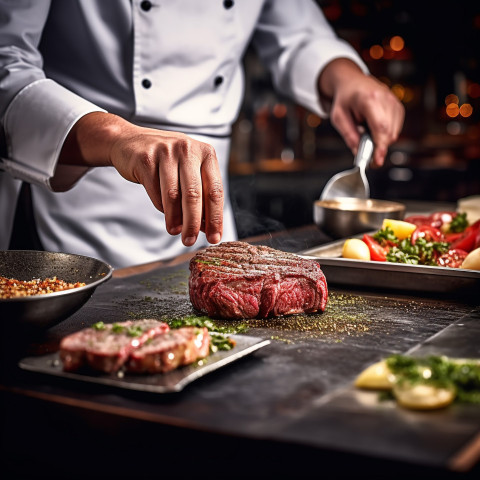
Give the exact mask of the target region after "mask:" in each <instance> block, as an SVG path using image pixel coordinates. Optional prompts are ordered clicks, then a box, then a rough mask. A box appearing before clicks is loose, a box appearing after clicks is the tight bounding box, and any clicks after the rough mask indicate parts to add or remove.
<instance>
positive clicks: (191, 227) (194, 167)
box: [179, 142, 223, 246]
mask: <svg viewBox="0 0 480 480" xmlns="http://www.w3.org/2000/svg"><path fill="white" fill-rule="evenodd" d="M189 148H190V150H187V151H183V152H182V153H183V160H182V161H181V163H180V164H179V176H180V184H181V191H182V211H183V228H182V241H183V243H184V244H185V245H187V246H191V245H193V244H194V243H195V241H196V240H197V236H198V233H199V231H200V230H201V229H202V230H204V231H205V233H206V236H207V240H208V241H209V242H210V243H218V242H219V241H220V238H221V235H222V229H223V227H222V225H223V186H222V179H221V175H220V169H219V167H218V161H217V157H216V154H215V150H214V148H213V147H212V146H211V145H208V144H206V143H202V142H196V143H195V144H190V145H189ZM202 220H203V222H204V223H203V224H202Z"/></svg>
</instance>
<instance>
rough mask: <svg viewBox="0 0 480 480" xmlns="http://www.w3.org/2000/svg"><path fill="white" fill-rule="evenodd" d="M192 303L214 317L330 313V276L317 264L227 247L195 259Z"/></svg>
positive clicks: (279, 253) (236, 245)
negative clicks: (327, 308)
mask: <svg viewBox="0 0 480 480" xmlns="http://www.w3.org/2000/svg"><path fill="white" fill-rule="evenodd" d="M189 293H190V300H191V302H192V305H193V306H194V308H196V309H197V310H199V311H200V312H203V313H206V314H207V315H208V316H210V317H213V318H229V319H247V318H267V317H275V316H280V315H288V314H294V313H312V312H317V311H324V310H325V306H326V304H327V299H328V289H327V282H326V279H325V276H324V274H323V272H322V270H321V268H320V265H319V264H318V263H317V262H316V261H314V260H308V259H303V258H301V257H299V256H298V255H295V254H292V253H288V252H282V251H280V250H276V249H273V248H270V247H266V246H254V245H250V244H248V243H245V242H224V243H221V244H219V245H215V246H211V247H208V248H206V249H204V250H201V251H200V252H198V253H197V254H196V255H195V256H194V257H193V258H192V259H191V260H190V278H189Z"/></svg>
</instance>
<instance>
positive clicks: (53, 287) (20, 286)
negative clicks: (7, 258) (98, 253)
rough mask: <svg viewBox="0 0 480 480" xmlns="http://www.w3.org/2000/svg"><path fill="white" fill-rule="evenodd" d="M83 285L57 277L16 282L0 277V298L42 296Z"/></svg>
mask: <svg viewBox="0 0 480 480" xmlns="http://www.w3.org/2000/svg"><path fill="white" fill-rule="evenodd" d="M84 286H85V283H83V282H75V283H70V282H66V281H65V280H61V279H59V278H57V277H51V278H45V279H44V280H41V279H39V278H35V279H33V280H17V279H15V278H7V277H2V276H0V298H1V299H5V298H16V297H29V296H32V295H44V294H47V293H54V292H61V291H63V290H70V289H72V288H78V287H84Z"/></svg>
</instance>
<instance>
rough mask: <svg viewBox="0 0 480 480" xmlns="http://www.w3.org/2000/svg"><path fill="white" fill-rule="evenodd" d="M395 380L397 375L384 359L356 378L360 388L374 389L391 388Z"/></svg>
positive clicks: (356, 384) (357, 385)
mask: <svg viewBox="0 0 480 480" xmlns="http://www.w3.org/2000/svg"><path fill="white" fill-rule="evenodd" d="M394 382H395V375H393V373H392V372H391V371H390V369H389V368H388V367H387V363H386V362H385V361H384V360H381V361H380V362H377V363H374V364H373V365H370V366H369V367H367V368H366V369H365V370H363V372H361V373H360V375H359V376H358V377H357V378H356V380H355V386H356V387H358V388H367V389H372V390H390V389H391V388H392V387H393V384H394Z"/></svg>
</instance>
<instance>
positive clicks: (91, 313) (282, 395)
mask: <svg viewBox="0 0 480 480" xmlns="http://www.w3.org/2000/svg"><path fill="white" fill-rule="evenodd" d="M328 240H329V239H328V237H325V236H324V235H323V234H322V233H321V232H319V231H318V229H316V228H315V227H313V226H312V227H305V228H301V229H296V230H295V231H290V232H281V233H277V234H273V235H272V236H269V237H268V238H256V239H251V242H252V243H264V244H269V245H271V246H273V247H275V248H280V249H283V250H289V251H300V250H303V249H307V248H311V247H312V246H315V245H319V244H321V243H325V241H328ZM187 280H188V259H187V258H179V259H174V260H172V261H171V262H159V263H158V264H154V265H150V266H139V267H138V268H137V269H126V270H124V271H118V272H116V274H115V276H114V278H113V279H112V280H110V281H109V282H106V283H105V284H104V285H101V286H100V287H99V288H98V289H97V290H96V292H95V293H94V295H93V296H92V298H91V299H90V300H89V302H88V303H87V304H86V305H85V306H84V307H83V308H82V309H81V310H80V311H79V312H77V313H76V314H75V315H73V316H71V317H70V318H68V319H67V320H65V321H64V322H62V323H61V324H59V325H58V326H56V327H54V328H52V329H50V330H49V331H48V332H47V334H45V335H42V336H41V337H40V336H38V335H36V336H32V337H27V336H26V337H21V336H20V337H18V336H16V337H15V338H11V337H10V336H6V335H5V333H4V334H3V336H2V364H1V370H0V373H1V381H0V393H1V395H0V401H1V405H0V406H1V410H0V412H2V413H0V425H2V427H1V429H2V436H1V442H2V444H1V449H0V455H1V461H2V465H5V468H6V471H7V472H8V473H9V475H11V476H10V477H8V478H29V477H28V475H31V474H33V472H37V471H40V472H45V473H46V474H47V473H48V476H49V478H55V477H56V476H58V477H59V478H60V477H62V476H63V478H67V477H65V476H64V475H68V478H84V477H85V476H86V475H88V476H89V478H97V477H92V475H91V473H92V468H93V467H92V465H95V472H96V473H97V474H98V478H99V477H100V476H102V477H103V478H105V477H106V478H111V477H109V476H108V475H110V474H111V475H112V476H113V475H115V476H116V477H120V478H121V477H122V475H123V474H124V475H125V476H128V475H134V478H156V476H157V474H158V473H159V472H164V473H165V472H169V473H170V474H172V473H178V475H179V476H181V477H182V478H183V476H185V477H186V476H187V475H188V476H190V475H192V474H197V476H198V471H204V472H208V473H209V474H211V475H213V476H218V472H222V476H227V475H228V476H230V477H248V476H250V477H256V476H257V475H263V476H264V477H266V478H270V477H272V478H273V476H279V475H287V476H288V475H290V476H293V475H295V477H296V478H298V477H299V476H302V475H303V476H306V475H307V474H308V475H309V476H322V477H325V475H324V473H325V471H328V472H333V471H335V472H336V475H337V476H336V477H335V478H338V477H339V476H343V474H345V475H347V474H348V473H350V472H351V471H352V470H356V471H358V470H359V469H360V471H368V472H369V476H372V477H374V478H375V477H376V476H378V477H380V476H382V478H384V477H396V476H398V477H400V476H401V475H405V474H411V473H413V472H414V473H416V474H418V473H422V472H425V473H426V474H435V475H437V476H440V477H442V478H443V477H445V478H446V477H449V478H450V477H451V478H457V477H458V478H467V477H468V478H477V477H478V474H479V473H480V470H479V467H478V461H479V459H480V409H479V408H478V406H476V407H474V406H466V405H454V406H452V407H450V408H447V409H445V410H441V411H436V412H413V411H407V410H403V409H401V408H399V407H397V406H396V405H394V404H392V403H391V402H379V401H378V398H377V397H376V394H374V393H371V392H361V391H358V390H355V389H354V388H353V387H352V382H353V380H354V379H355V377H356V376H357V375H358V373H360V371H361V370H362V369H363V368H365V367H366V366H368V365H369V364H371V363H373V362H375V361H377V360H379V359H381V358H383V357H385V356H386V355H388V354H390V353H404V352H408V351H411V350H417V353H418V352H420V353H421V352H422V351H424V352H425V353H432V352H433V353H445V354H447V355H452V356H462V357H465V356H476V357H479V356H480V324H479V320H480V308H479V307H478V302H473V303H472V302H465V301H464V300H460V299H455V298H444V297H442V296H440V295H439V296H435V295H430V296H428V297H427V296H425V297H424V296H421V295H406V294H403V293H402V292H388V293H385V292H380V293H379V292H378V291H372V290H368V289H367V290H365V289H361V288H359V289H351V288H349V289H343V288H341V287H339V286H332V287H330V288H329V290H330V298H329V303H328V305H327V309H326V310H325V312H324V313H323V314H318V315H316V314H315V315H310V316H307V317H305V316H303V317H288V318H283V319H276V320H263V321H259V320H257V321H251V322H247V324H248V326H249V329H248V331H247V333H246V334H247V335H249V336H253V337H259V338H265V339H269V340H270V344H269V345H267V346H265V347H263V348H261V349H259V350H258V351H255V352H254V353H252V354H250V355H248V356H246V357H244V358H242V359H240V360H238V361H236V362H234V363H232V364H230V365H227V366H225V367H223V368H221V369H219V370H217V371H215V372H212V373H210V374H208V375H206V376H204V377H202V378H200V379H198V380H196V381H194V382H193V383H191V384H189V385H187V386H186V387H185V389H184V390H182V391H181V392H177V393H167V394H158V393H151V392H143V391H130V390H123V389H119V388H114V387H110V386H104V385H98V384H91V383H86V382H78V381H74V380H68V379H64V378H57V377H53V376H49V375H44V374H39V373H35V372H28V371H25V370H22V369H20V368H18V366H17V364H18V361H19V360H20V359H21V358H23V357H24V356H30V355H34V354H35V355H36V354H44V353H49V352H52V351H55V349H56V345H57V344H58V341H59V339H60V338H61V337H62V336H63V335H65V334H66V333H70V332H72V331H75V330H78V329H79V328H83V327H84V326H88V325H91V324H92V323H93V322H95V321H98V320H103V321H105V322H109V321H119V320H122V319H128V318H141V317H155V318H160V317H162V316H164V315H174V316H183V315H188V314H190V313H192V310H191V305H190V303H189V300H188V292H187V283H186V282H187ZM72 465H75V467H74V471H73V472H72ZM2 468H3V467H2ZM22 475H23V476H22ZM327 478H334V476H333V475H330V477H327Z"/></svg>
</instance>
